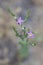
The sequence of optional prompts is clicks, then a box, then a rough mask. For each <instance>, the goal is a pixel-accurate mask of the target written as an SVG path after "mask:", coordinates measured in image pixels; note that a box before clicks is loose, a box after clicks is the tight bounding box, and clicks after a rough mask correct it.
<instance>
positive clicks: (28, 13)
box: [24, 10, 30, 23]
mask: <svg viewBox="0 0 43 65" xmlns="http://www.w3.org/2000/svg"><path fill="white" fill-rule="evenodd" d="M29 17H30V10H27V14H26V16H25V20H24V23H25V22H27V20H28V18H29Z"/></svg>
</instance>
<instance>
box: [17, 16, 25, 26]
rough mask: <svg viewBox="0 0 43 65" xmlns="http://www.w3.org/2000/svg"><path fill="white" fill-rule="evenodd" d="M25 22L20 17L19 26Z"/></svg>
mask: <svg viewBox="0 0 43 65" xmlns="http://www.w3.org/2000/svg"><path fill="white" fill-rule="evenodd" d="M23 22H24V20H22V19H21V17H19V19H18V21H17V23H18V24H19V25H21V24H22V23H23Z"/></svg>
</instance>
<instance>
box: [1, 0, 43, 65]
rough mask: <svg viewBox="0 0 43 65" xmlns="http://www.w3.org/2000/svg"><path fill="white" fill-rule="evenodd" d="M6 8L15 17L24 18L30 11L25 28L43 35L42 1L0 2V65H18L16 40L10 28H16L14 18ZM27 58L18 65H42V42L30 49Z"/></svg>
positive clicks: (6, 0) (17, 0)
mask: <svg viewBox="0 0 43 65" xmlns="http://www.w3.org/2000/svg"><path fill="white" fill-rule="evenodd" d="M8 8H10V10H11V11H12V12H13V13H15V14H16V15H17V16H21V17H22V18H24V16H25V15H26V11H27V10H28V9H29V10H30V17H29V20H28V22H26V24H25V26H26V27H29V28H30V29H31V30H33V31H35V32H38V33H39V35H43V0H0V65H7V63H8V62H10V63H9V64H10V65H13V63H14V65H19V64H18V61H17V58H16V57H17V56H16V54H17V48H16V44H17V43H18V39H17V38H16V36H15V34H14V31H13V30H12V26H15V27H16V28H17V27H18V25H17V24H16V23H15V20H14V18H13V17H12V16H11V15H10V14H9V13H8V10H7V9H8ZM29 52H30V53H29V58H28V59H27V60H25V61H24V62H22V63H20V65H43V40H42V41H40V42H39V44H38V45H37V46H36V47H30V49H29Z"/></svg>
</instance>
